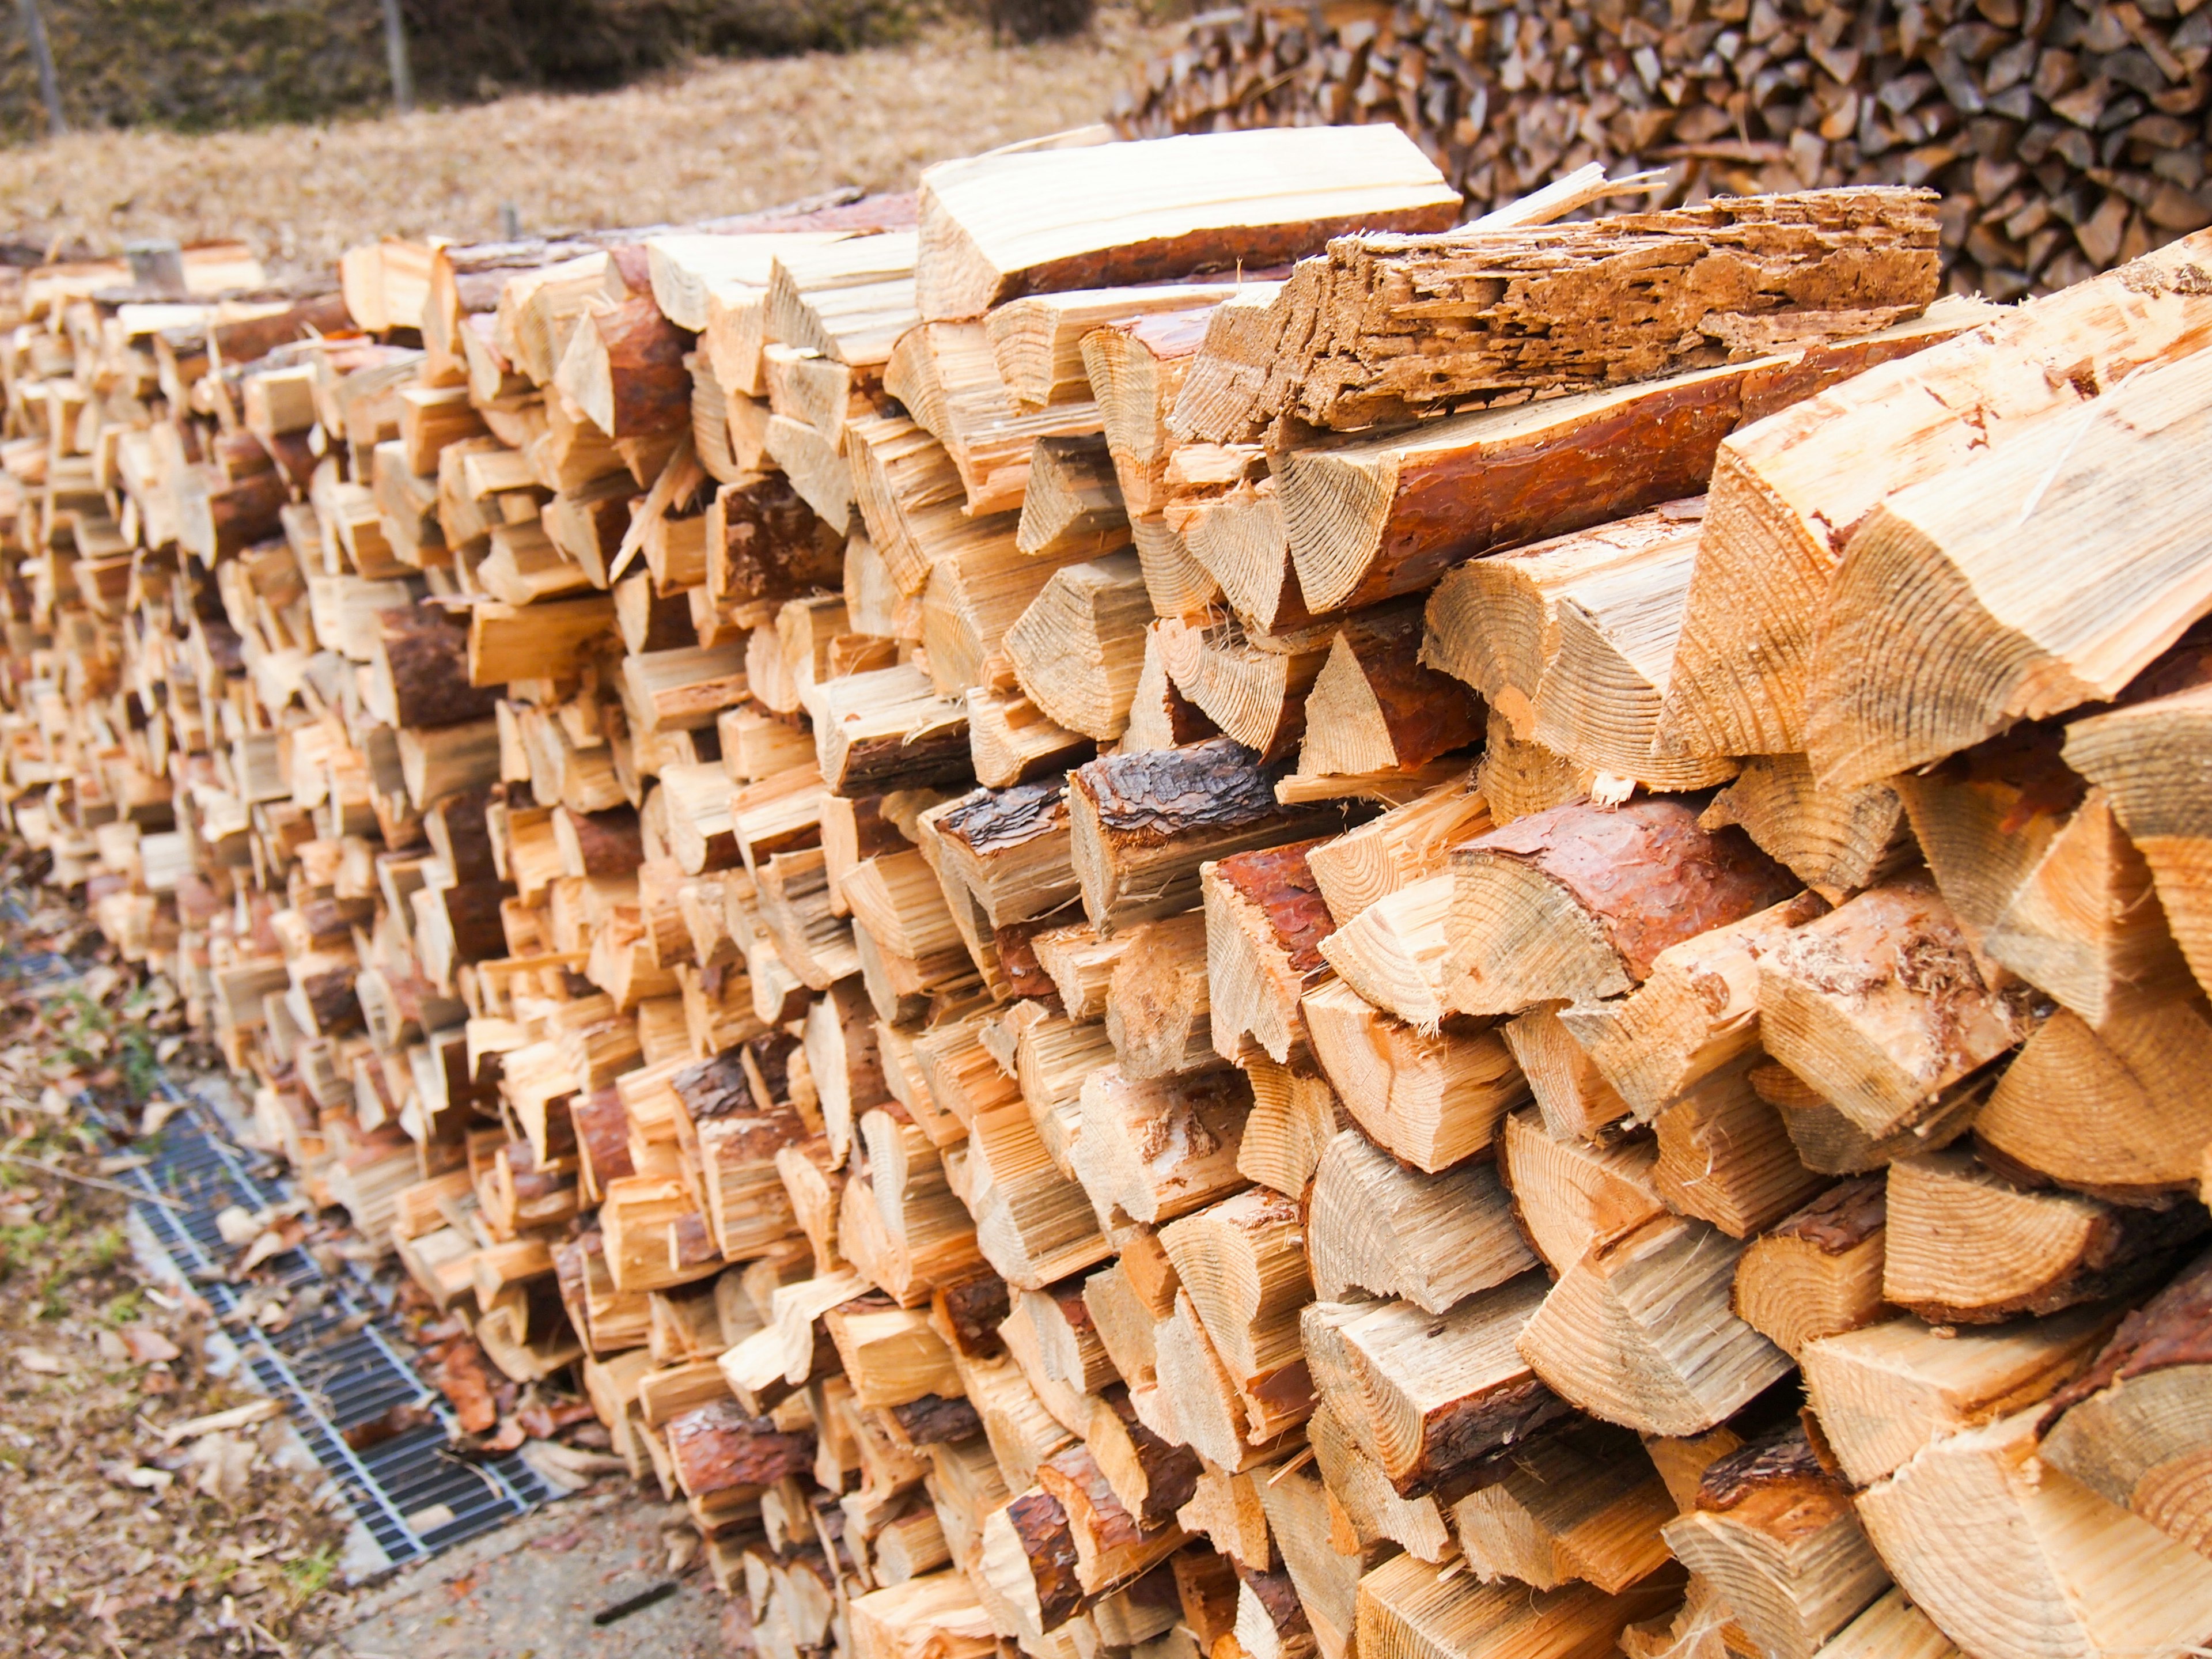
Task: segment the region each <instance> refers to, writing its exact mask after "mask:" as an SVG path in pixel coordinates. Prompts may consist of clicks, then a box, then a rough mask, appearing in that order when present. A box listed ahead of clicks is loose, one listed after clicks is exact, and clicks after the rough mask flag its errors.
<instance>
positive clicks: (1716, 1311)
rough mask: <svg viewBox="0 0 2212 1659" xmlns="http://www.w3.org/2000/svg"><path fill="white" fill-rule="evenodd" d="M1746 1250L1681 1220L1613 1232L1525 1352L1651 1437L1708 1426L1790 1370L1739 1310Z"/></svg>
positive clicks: (1549, 1308) (1565, 1288) (1569, 1392)
mask: <svg viewBox="0 0 2212 1659" xmlns="http://www.w3.org/2000/svg"><path fill="white" fill-rule="evenodd" d="M1742 1253H1743V1246H1742V1245H1741V1244H1740V1243H1737V1242H1736V1241H1735V1240H1734V1239H1732V1238H1729V1237H1727V1236H1726V1235H1725V1234H1723V1233H1720V1232H1717V1231H1715V1230H1714V1229H1712V1228H1711V1227H1708V1226H1706V1225H1705V1224H1704V1223H1702V1222H1698V1221H1687V1220H1683V1219H1680V1218H1675V1217H1666V1218H1660V1219H1656V1220H1653V1221H1650V1222H1647V1223H1645V1224H1644V1225H1643V1226H1641V1227H1639V1228H1638V1229H1637V1230H1636V1231H1633V1232H1630V1233H1627V1234H1624V1235H1622V1236H1620V1237H1616V1238H1613V1239H1609V1240H1606V1241H1603V1242H1601V1243H1598V1244H1597V1245H1595V1247H1593V1248H1592V1249H1590V1250H1589V1252H1588V1253H1587V1254H1586V1255H1583V1258H1582V1260H1580V1261H1577V1262H1576V1263H1575V1264H1574V1265H1573V1266H1572V1267H1569V1268H1568V1269H1567V1270H1566V1271H1565V1273H1564V1274H1562V1275H1561V1277H1560V1279H1559V1284H1558V1285H1556V1286H1554V1287H1553V1290H1552V1292H1551V1294H1550V1295H1549V1296H1547V1297H1546V1298H1545V1300H1544V1304H1543V1307H1542V1309H1541V1310H1540V1311H1539V1312H1538V1313H1537V1315H1536V1316H1535V1317H1534V1318H1533V1319H1531V1320H1530V1321H1529V1322H1528V1328H1527V1329H1526V1330H1525V1331H1524V1332H1522V1336H1521V1343H1520V1346H1521V1352H1522V1354H1523V1355H1524V1356H1525V1357H1526V1358H1527V1359H1528V1363H1529V1364H1530V1365H1531V1366H1532V1367H1534V1370H1535V1371H1536V1372H1537V1374H1538V1375H1539V1376H1541V1377H1542V1378H1543V1379H1544V1380H1545V1382H1546V1383H1549V1384H1550V1385H1551V1387H1553V1389H1557V1390H1558V1391H1559V1394H1561V1395H1564V1396H1565V1398H1566V1399H1568V1400H1570V1401H1572V1402H1574V1404H1576V1405H1577V1406H1578V1407H1581V1408H1582V1409H1583V1410H1584V1411H1587V1412H1589V1413H1590V1414H1591V1415H1592V1416H1594V1417H1600V1418H1603V1419H1605V1420H1606V1421H1607V1422H1609V1423H1619V1424H1620V1425H1622V1426H1624V1427H1626V1428H1632V1429H1634V1430H1636V1431H1638V1432H1639V1433H1643V1434H1662V1435H1686V1434H1702V1433H1703V1432H1704V1431H1705V1430H1707V1429H1710V1428H1711V1427H1712V1426H1713V1425H1715V1424H1717V1423H1718V1422H1720V1421H1722V1420H1723V1419H1725V1418H1727V1417H1728V1416H1729V1415H1730V1414H1731V1413H1734V1412H1735V1411H1736V1410H1737V1409H1738V1408H1739V1407H1741V1406H1743V1405H1744V1403H1745V1402H1746V1401H1749V1400H1750V1399H1751V1398H1752V1396H1753V1395H1756V1394H1758V1393H1759V1390H1760V1389H1764V1388H1765V1387H1766V1386H1767V1385H1768V1384H1769V1383H1773V1382H1775V1381H1776V1380H1778V1378H1780V1377H1782V1376H1785V1375H1786V1374H1787V1373H1788V1372H1789V1370H1790V1357H1789V1356H1788V1355H1787V1354H1785V1353H1784V1352H1782V1350H1781V1349H1779V1348H1778V1347H1776V1346H1774V1345H1773V1344H1772V1343H1771V1342H1769V1341H1768V1340H1766V1339H1765V1337H1763V1336H1761V1335H1760V1334H1759V1333H1758V1332H1757V1331H1755V1330H1753V1328H1751V1327H1750V1326H1749V1325H1747V1324H1746V1323H1744V1322H1743V1321H1742V1320H1741V1319H1739V1318H1738V1317H1736V1316H1735V1312H1734V1311H1733V1310H1731V1308H1730V1307H1729V1289H1730V1288H1731V1286H1732V1285H1733V1283H1734V1281H1735V1266H1736V1262H1737V1260H1738V1259H1739V1258H1740V1257H1741V1255H1742Z"/></svg>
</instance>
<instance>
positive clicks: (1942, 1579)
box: [1858, 1412, 2212, 1659]
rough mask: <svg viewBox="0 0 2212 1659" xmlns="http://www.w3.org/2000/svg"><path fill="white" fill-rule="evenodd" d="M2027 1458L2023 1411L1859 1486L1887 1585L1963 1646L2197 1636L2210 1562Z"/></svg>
mask: <svg viewBox="0 0 2212 1659" xmlns="http://www.w3.org/2000/svg"><path fill="white" fill-rule="evenodd" d="M2035 1452H2036V1440H2035V1413H2033V1412H2023V1413H2020V1414H2019V1415H2017V1416H2015V1417H2008V1418H2003V1419H1999V1420H1998V1421H1996V1422H1995V1423H1992V1424H1990V1425H1988V1426H1987V1427H1985V1428H1979V1429H1972V1430H1969V1431H1966V1432H1965V1433H1963V1434H1956V1435H1953V1436H1951V1437H1949V1438H1948V1439H1944V1440H1939V1441H1937V1442H1936V1443H1935V1444H1933V1445H1931V1446H1929V1447H1928V1448H1927V1449H1925V1450H1924V1451H1923V1452H1921V1454H1920V1455H1918V1456H1917V1457H1916V1458H1914V1459H1913V1460H1912V1461H1911V1462H1909V1463H1907V1464H1906V1465H1905V1467H1904V1468H1900V1469H1899V1470H1898V1471H1897V1473H1896V1474H1893V1475H1891V1476H1890V1477H1889V1478H1888V1479H1887V1480H1883V1481H1881V1482H1880V1483H1878V1484H1877V1485H1875V1486H1872V1487H1870V1488H1869V1489H1868V1490H1867V1491H1866V1492H1863V1493H1862V1494H1861V1495H1860V1497H1859V1500H1858V1508H1859V1515H1860V1518H1861V1519H1862V1520H1863V1522H1865V1525H1866V1529H1867V1535H1868V1536H1869V1538H1870V1539H1872V1540H1873V1541H1874V1546H1875V1549H1877V1550H1878V1551H1880V1552H1881V1559H1883V1561H1885V1562H1886V1563H1887V1565H1888V1566H1889V1570H1890V1571H1891V1573H1892V1574H1893V1575H1894V1576H1895V1577H1896V1579H1897V1583H1898V1585H1899V1588H1900V1589H1903V1590H1904V1591H1905V1594H1906V1595H1909V1596H1911V1598H1912V1600H1913V1601H1914V1603H1915V1604H1916V1605H1917V1606H1918V1607H1921V1608H1923V1610H1924V1611H1925V1612H1926V1613H1928V1615H1929V1618H1931V1619H1933V1620H1935V1621H1936V1624H1937V1625H1939V1626H1942V1629H1943V1631H1944V1632H1945V1633H1946V1634H1948V1635H1949V1636H1950V1637H1951V1638H1953V1639H1954V1640H1955V1641H1956V1642H1957V1643H1958V1644H1960V1647H1961V1648H1962V1649H1963V1650H1966V1652H1968V1653H2004V1654H2021V1655H2033V1656H2036V1659H2045V1656H2051V1659H2058V1656H2064V1659H2076V1656H2078V1659H2092V1656H2095V1655H2099V1654H2110V1653H2119V1652H2149V1653H2157V1652H2160V1651H2173V1650H2185V1649H2186V1648H2188V1647H2189V1646H2191V1645H2193V1644H2197V1643H2198V1642H2200V1641H2201V1640H2202V1639H2203V1633H2204V1632H2205V1630H2206V1629H2207V1628H2208V1627H2212V1561H2208V1560H2207V1559H2205V1558H2204V1557H2203V1556H2201V1555H2198V1554H2197V1553H2195V1552H2193V1551H2191V1550H2190V1549H2188V1548H2187V1547H2185V1546H2183V1545H2181V1544H2179V1543H2178V1542H2176V1541H2174V1540H2173V1539H2172V1538H2169V1537H2168V1536H2166V1534H2164V1533H2162V1532H2160V1531H2159V1530H2158V1528H2155V1527H2154V1526H2152V1525H2151V1524H2150V1523H2149V1522H2147V1521H2144V1520H2142V1519H2141V1518H2139V1517H2138V1516H2134V1515H2131V1514H2130V1513H2129V1512H2128V1511H2127V1510H2124V1509H2121V1508H2119V1507H2118V1505H2117V1504H2111V1503H2108V1502H2106V1500H2105V1499H2104V1498H2100V1497H2099V1496H2098V1495H2097V1494H2096V1493H2095V1492H2093V1491H2092V1490H2091V1489H2089V1488H2088V1487H2087V1486H2082V1485H2081V1483H2080V1482H2078V1481H2076V1480H2075V1479H2074V1478H2073V1477H2072V1476H2071V1475H2069V1474H2063V1473H2062V1472H2061V1471H2060V1470H2058V1469H2057V1468H2053V1467H2051V1465H2049V1464H2048V1463H2044V1464H2042V1465H2040V1466H2038V1465H2037V1464H2036V1463H2035V1462H2034V1457H2035ZM1992 1539H2001V1540H2002V1541H2003V1543H2002V1547H1999V1548H1997V1549H1995V1550H1992V1549H1991V1548H1990V1540H1992Z"/></svg>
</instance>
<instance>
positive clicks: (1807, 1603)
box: [1666, 1424, 1889, 1659]
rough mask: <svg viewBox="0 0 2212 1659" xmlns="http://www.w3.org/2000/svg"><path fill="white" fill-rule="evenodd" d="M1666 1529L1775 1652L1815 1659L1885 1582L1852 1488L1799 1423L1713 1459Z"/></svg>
mask: <svg viewBox="0 0 2212 1659" xmlns="http://www.w3.org/2000/svg"><path fill="white" fill-rule="evenodd" d="M1666 1537H1667V1545H1668V1548H1669V1549H1671V1550H1673V1551H1674V1555H1675V1557H1676V1559H1679V1560H1680V1562H1681V1563H1682V1565H1684V1566H1686V1567H1687V1568H1688V1569H1689V1570H1690V1571H1692V1572H1693V1573H1696V1574H1697V1575H1698V1576H1699V1577H1700V1578H1702V1579H1704V1580H1705V1582H1707V1583H1710V1584H1711V1585H1712V1587H1713V1589H1715V1590H1716V1591H1717V1592H1718V1593H1719V1595H1720V1596H1721V1597H1722V1599H1723V1601H1726V1603H1727V1604H1728V1608H1729V1613H1731V1614H1732V1615H1733V1618H1734V1622H1735V1625H1737V1626H1740V1627H1741V1629H1742V1630H1743V1632H1745V1634H1747V1636H1749V1637H1750V1638H1752V1639H1753V1642H1755V1643H1756V1644H1758V1646H1759V1650H1760V1651H1761V1652H1763V1653H1766V1654H1769V1655H1771V1656H1774V1659H1813V1656H1814V1653H1815V1651H1816V1650H1818V1649H1819V1648H1820V1646H1821V1644H1823V1643H1825V1642H1826V1640H1827V1639H1828V1638H1829V1637H1830V1636H1832V1635H1833V1634H1834V1633H1835V1632H1837V1631H1838V1630H1840V1629H1841V1628H1843V1626H1845V1625H1846V1624H1848V1623H1850V1620H1852V1619H1853V1618H1855V1617H1856V1616H1857V1614H1858V1613H1859V1612H1860V1611H1861V1610H1862V1609H1863V1608H1864V1607H1866V1606H1867V1605H1868V1604H1869V1602H1871V1601H1873V1600H1874V1599H1875V1597H1876V1596H1878V1595H1881V1593H1882V1591H1884V1590H1885V1589H1888V1588H1889V1573H1888V1571H1887V1569H1885V1568H1884V1567H1883V1565H1882V1564H1881V1559H1879V1558H1878V1557H1877V1556H1876V1555H1875V1553H1874V1549H1873V1547H1872V1546H1870V1545H1869V1543H1868V1542H1867V1536H1866V1532H1865V1529H1864V1528H1862V1527H1861V1526H1860V1525H1859V1520H1858V1515H1857V1511H1856V1510H1854V1509H1853V1508H1852V1506H1851V1494H1850V1488H1849V1487H1848V1486H1845V1485H1844V1481H1843V1480H1842V1479H1841V1478H1840V1477H1839V1476H1838V1475H1836V1474H1832V1473H1830V1472H1829V1471H1828V1470H1827V1469H1826V1468H1823V1467H1822V1465H1821V1463H1820V1460H1819V1458H1818V1456H1817V1455H1815V1453H1814V1449H1813V1445H1812V1443H1811V1442H1810V1441H1809V1440H1808V1439H1807V1438H1806V1436H1805V1431H1804V1430H1803V1429H1802V1427H1800V1426H1798V1425H1796V1424H1791V1425H1789V1426H1788V1427H1786V1428H1784V1429H1782V1430H1780V1431H1777V1432H1773V1433H1770V1434H1768V1435H1765V1436H1764V1437H1760V1438H1759V1439H1757V1440H1753V1442H1751V1443H1749V1444H1748V1445H1745V1446H1741V1447H1739V1448H1738V1449H1736V1450H1735V1451H1732V1452H1730V1453H1729V1454H1728V1455H1726V1456H1724V1457H1722V1458H1720V1459H1719V1460H1717V1462H1714V1463H1713V1464H1711V1466H1710V1467H1709V1468H1707V1469H1706V1470H1705V1479H1704V1480H1701V1481H1699V1485H1698V1502H1697V1507H1696V1508H1695V1509H1693V1510H1690V1511H1689V1512H1688V1513H1687V1514H1686V1515H1684V1516H1681V1517H1680V1519H1679V1520H1675V1521H1672V1522H1668V1525H1667V1528H1666Z"/></svg>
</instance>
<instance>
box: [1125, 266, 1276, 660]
mask: <svg viewBox="0 0 2212 1659" xmlns="http://www.w3.org/2000/svg"><path fill="white" fill-rule="evenodd" d="M1205 336H1206V309H1200V310H1194V311H1185V312H1181V313H1176V314H1175V315H1171V316H1166V317H1153V318H1146V319H1143V320H1141V321H1138V322H1134V323H1128V324H1122V325H1109V326H1106V327H1102V328H1097V329H1093V330H1092V331H1091V332H1090V333H1088V334H1086V335H1085V336H1084V338H1083V348H1082V349H1083V365H1084V371H1085V374H1086V375H1087V377H1088V378H1089V380H1090V382H1091V395H1092V396H1093V397H1094V398H1097V403H1098V414H1099V418H1100V420H1101V421H1102V422H1103V424H1104V426H1105V429H1106V431H1105V436H1106V446H1107V450H1108V453H1109V454H1110V455H1111V456H1112V458H1113V461H1114V471H1115V476H1116V477H1117V479H1118V480H1119V482H1120V484H1121V499H1122V503H1123V507H1124V508H1125V510H1126V511H1127V513H1129V515H1130V517H1131V518H1132V520H1133V521H1134V522H1133V530H1135V532H1136V534H1137V536H1138V539H1139V544H1140V545H1141V544H1142V542H1143V539H1144V535H1143V532H1142V530H1141V529H1139V528H1137V526H1142V525H1144V524H1145V523H1146V522H1147V521H1149V522H1151V523H1152V524H1154V525H1156V526H1157V525H1159V524H1160V523H1161V521H1160V520H1159V518H1158V514H1159V512H1160V510H1161V508H1162V507H1164V506H1165V505H1166V502H1167V495H1166V489H1165V486H1164V481H1163V480H1164V472H1165V470H1166V467H1167V463H1168V457H1169V454H1170V452H1171V451H1172V450H1173V449H1174V447H1175V438H1174V435H1172V434H1171V433H1170V431H1169V430H1168V416H1169V413H1170V410H1172V409H1173V408H1174V405H1175V397H1176V392H1177V391H1178V390H1179V389H1180V388H1181V386H1182V377H1183V373H1184V371H1185V370H1186V369H1188V368H1189V366H1190V360H1191V358H1192V357H1193V356H1194V355H1195V354H1196V353H1197V350H1198V348H1199V345H1200V343H1201V342H1202V341H1203V340H1204V338H1205ZM1182 609H1183V607H1181V606H1178V607H1176V609H1175V610H1173V611H1164V612H1163V614H1164V615H1180V614H1182ZM1258 620H1260V621H1261V622H1262V623H1263V624H1272V623H1273V620H1274V619H1273V617H1272V616H1268V617H1261V618H1258Z"/></svg>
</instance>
